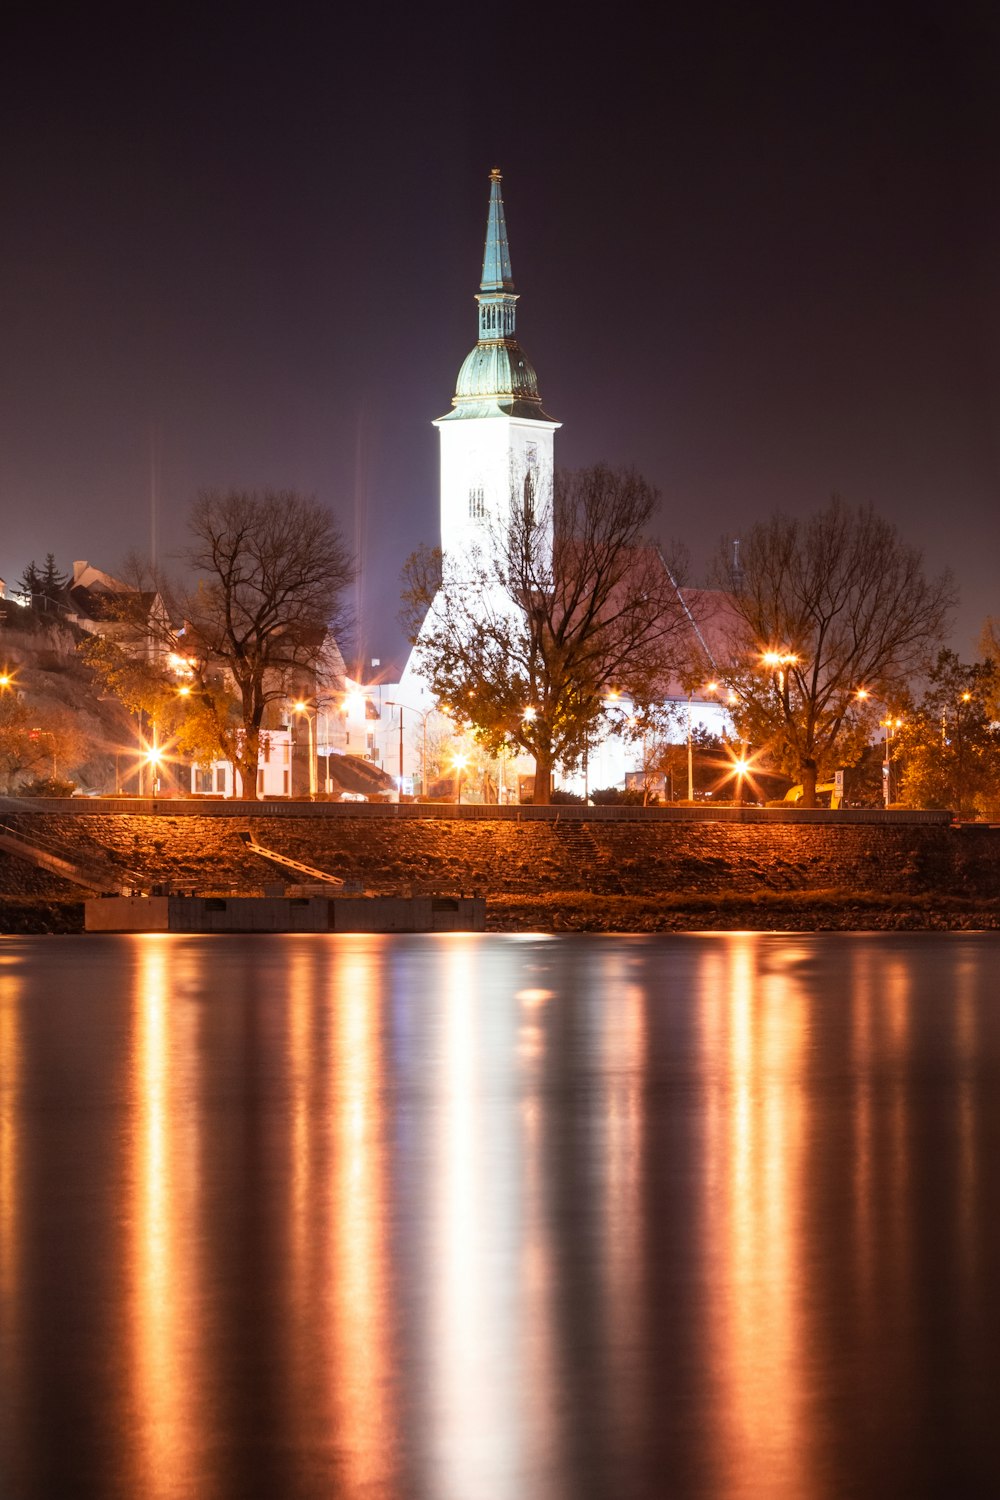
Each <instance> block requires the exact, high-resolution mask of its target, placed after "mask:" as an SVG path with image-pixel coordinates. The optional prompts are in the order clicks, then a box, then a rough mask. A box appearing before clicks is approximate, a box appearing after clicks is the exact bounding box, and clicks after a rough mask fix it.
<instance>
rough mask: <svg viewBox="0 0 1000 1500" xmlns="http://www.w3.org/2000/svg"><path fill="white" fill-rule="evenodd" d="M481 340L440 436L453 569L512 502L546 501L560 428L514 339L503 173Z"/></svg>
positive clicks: (496, 195)
mask: <svg viewBox="0 0 1000 1500" xmlns="http://www.w3.org/2000/svg"><path fill="white" fill-rule="evenodd" d="M476 301H477V303H478V304H479V340H478V342H477V344H476V347H475V348H474V349H473V350H472V352H471V353H470V354H469V355H468V357H467V358H466V360H465V362H464V364H463V365H462V368H461V370H460V371H459V372H458V384H457V385H456V388H455V395H454V397H453V399H452V403H451V405H452V409H451V411H450V412H448V414H447V415H446V416H443V417H439V418H438V419H437V421H436V422H435V423H434V425H435V427H436V428H437V429H438V431H439V432H440V434H441V546H442V548H443V550H444V552H445V554H446V555H447V556H448V557H449V558H451V559H452V560H453V561H457V559H458V557H459V556H460V554H461V552H462V551H463V549H466V548H468V549H471V548H472V547H475V546H478V545H479V544H480V542H481V540H482V538H483V536H484V534H485V532H486V530H487V528H488V527H489V526H490V524H491V523H499V524H502V523H503V521H504V519H505V517H506V516H507V515H508V514H509V511H510V506H511V501H512V496H515V497H518V496H521V495H522V493H523V498H524V499H525V501H530V500H531V499H532V497H534V496H548V495H550V494H551V486H552V462H553V459H552V446H553V436H554V434H555V431H556V428H557V427H559V426H561V423H559V422H555V421H553V419H552V418H551V417H550V416H549V415H548V414H547V413H546V412H545V411H544V410H543V408H542V401H541V397H540V396H539V394H538V379H537V376H536V375H535V372H534V370H533V369H532V367H531V365H530V364H529V363H528V361H527V359H526V358H525V356H524V352H523V350H522V349H521V346H520V344H519V343H518V342H517V338H516V337H515V317H516V306H517V293H516V292H515V291H514V280H513V275H512V272H511V265H510V250H509V248H508V245H507V225H506V222H505V219H504V211H503V197H502V195H501V192H500V170H499V168H498V167H494V168H493V171H492V172H491V173H490V206H489V214H488V216H487V220H486V248H485V251H484V254H483V278H482V281H481V282H480V285H479V294H478V296H477V297H476Z"/></svg>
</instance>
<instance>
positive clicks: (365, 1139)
mask: <svg viewBox="0 0 1000 1500" xmlns="http://www.w3.org/2000/svg"><path fill="white" fill-rule="evenodd" d="M379 949H380V942H379V939H377V938H356V939H354V940H353V941H352V944H351V946H350V947H349V948H348V947H344V948H338V950H337V955H336V963H335V968H334V977H333V992H332V996H331V1001H332V1019H331V1032H330V1058H329V1070H330V1077H331V1079H332V1092H331V1096H330V1140H331V1149H332V1159H331V1169H330V1172H331V1176H330V1198H329V1204H330V1207H329V1213H330V1222H329V1258H328V1263H327V1271H326V1278H327V1279H326V1288H325V1300H326V1303H327V1308H328V1312H327V1319H328V1329H329V1337H330V1339H331V1341H332V1342H331V1347H330V1352H329V1357H328V1358H327V1359H326V1361H325V1364H326V1380H327V1382H328V1391H329V1397H330V1401H331V1404H332V1408H333V1411H332V1416H333V1431H334V1432H335V1433H336V1435H337V1448H338V1456H339V1458H340V1462H341V1464H342V1466H343V1467H342V1470H341V1471H340V1472H341V1473H342V1475H343V1483H344V1488H345V1490H349V1491H350V1493H351V1494H359V1495H360V1494H377V1493H383V1492H384V1485H385V1482H386V1475H387V1469H388V1468H389V1466H390V1465H391V1462H392V1452H391V1449H390V1448H389V1447H388V1446H387V1442H386V1435H387V1433H389V1432H390V1431H391V1429H392V1418H393V1411H392V1406H391V1389H392V1382H391V1375H392V1371H391V1366H390V1361H391V1353H390V1344H391V1334H392V1331H391V1308H390V1285H389V1279H390V1278H389V1243H388V1234H389V1226H388V1222H387V1221H388V1208H387V1202H386V1164H385V1142H384V1135H383V1127H384V1121H383V1119H382V1113H381V1111H382V1097H381V1096H382V1087H383V1076H382V1075H383V1066H384V1062H383V1057H382V1053H381V1041H380V1038H381V1020H382V1014H383V1006H382V996H381V994H380V993H379V986H378V975H379V973H380V972H381V969H380V965H379ZM321 1189H322V1184H320V1183H313V1185H312V1188H311V1192H310V1197H312V1198H313V1200H314V1210H315V1205H316V1200H318V1199H320V1198H321V1196H322V1195H321ZM317 1228H319V1226H318V1225H315V1223H314V1228H313V1232H316V1229H317ZM320 1232H322V1230H321V1229H320ZM299 1312H300V1316H305V1317H306V1318H308V1317H309V1316H310V1313H311V1309H310V1308H301V1309H299Z"/></svg>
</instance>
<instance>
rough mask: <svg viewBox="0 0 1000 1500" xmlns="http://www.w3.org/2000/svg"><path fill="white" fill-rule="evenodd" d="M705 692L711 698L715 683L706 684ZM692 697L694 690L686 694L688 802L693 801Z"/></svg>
mask: <svg viewBox="0 0 1000 1500" xmlns="http://www.w3.org/2000/svg"><path fill="white" fill-rule="evenodd" d="M704 690H705V692H706V693H711V694H712V695H713V696H714V694H716V693H717V692H718V691H719V684H718V683H717V682H706V684H705V689H704ZM693 697H694V688H692V689H691V691H690V692H689V693H688V801H689V802H693V801H694V741H693V738H692V733H691V700H692V698H693Z"/></svg>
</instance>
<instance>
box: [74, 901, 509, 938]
mask: <svg viewBox="0 0 1000 1500" xmlns="http://www.w3.org/2000/svg"><path fill="white" fill-rule="evenodd" d="M84 927H85V929H86V931H87V932H485V930H486V901H485V899H484V898H483V897H482V896H460V897H459V896H456V897H451V896H333V897H330V896H103V897H100V898H99V899H96V900H92V901H86V902H85V903H84Z"/></svg>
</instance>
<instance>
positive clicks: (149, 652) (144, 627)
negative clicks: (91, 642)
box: [65, 562, 167, 661]
mask: <svg viewBox="0 0 1000 1500" xmlns="http://www.w3.org/2000/svg"><path fill="white" fill-rule="evenodd" d="M65 595H66V612H65V618H66V619H67V620H68V621H69V622H70V624H72V625H76V626H77V627H78V628H79V629H80V630H84V631H86V632H87V633H88V634H89V635H102V636H108V637H111V638H115V637H120V636H123V635H126V634H127V635H129V636H132V637H135V638H140V637H141V636H142V635H143V633H145V647H144V651H145V655H146V657H147V659H148V660H150V661H153V660H155V659H156V657H157V656H158V655H159V654H160V652H161V650H162V647H160V646H159V645H158V638H159V637H160V636H161V635H162V631H161V630H158V629H156V628H155V625H156V623H157V622H165V621H166V619H167V611H166V606H165V605H164V603H163V600H162V598H161V597H160V595H159V594H158V593H156V592H155V591H145V590H141V589H136V588H133V587H132V586H131V585H130V584H127V583H123V582H122V580H121V579H120V578H115V577H113V576H112V574H110V573H105V572H104V571H103V570H102V569H101V568H95V567H94V566H93V564H91V563H89V562H74V564H73V576H72V578H71V580H70V581H69V583H68V584H67V585H66V590H65ZM137 626H138V627H139V629H138V630H137V629H136V627H137Z"/></svg>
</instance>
